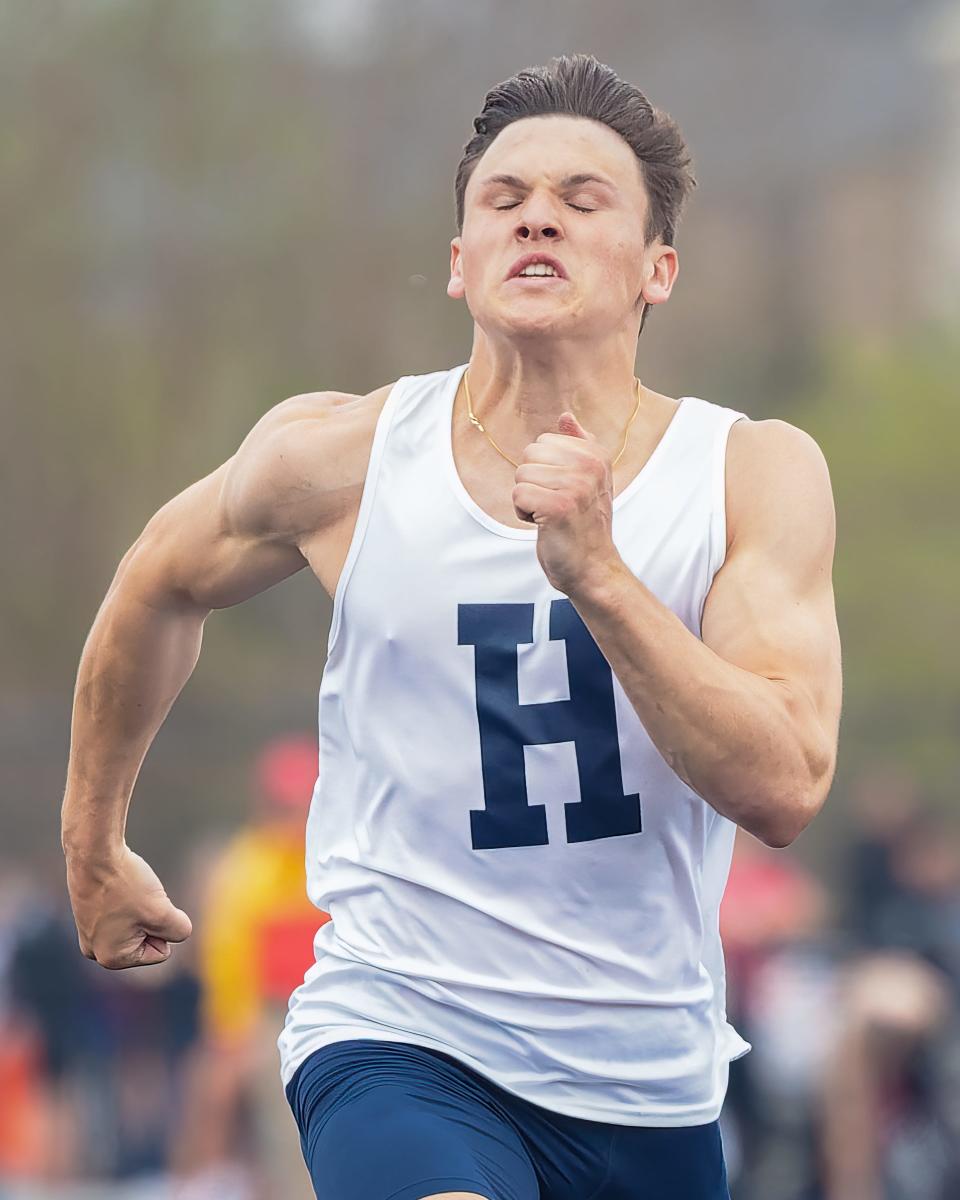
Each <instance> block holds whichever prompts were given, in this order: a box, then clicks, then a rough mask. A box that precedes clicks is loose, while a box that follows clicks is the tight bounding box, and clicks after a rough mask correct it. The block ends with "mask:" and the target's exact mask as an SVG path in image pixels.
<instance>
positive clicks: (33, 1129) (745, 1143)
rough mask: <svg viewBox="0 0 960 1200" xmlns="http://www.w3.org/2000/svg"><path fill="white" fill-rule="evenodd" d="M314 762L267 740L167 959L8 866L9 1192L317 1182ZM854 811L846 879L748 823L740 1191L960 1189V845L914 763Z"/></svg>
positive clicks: (733, 1130) (742, 928) (856, 797)
mask: <svg viewBox="0 0 960 1200" xmlns="http://www.w3.org/2000/svg"><path fill="white" fill-rule="evenodd" d="M316 761H317V748H316V743H315V741H314V740H313V739H311V738H309V737H304V736H290V737H284V738H280V739H277V740H275V741H273V742H271V743H269V744H268V745H267V746H266V747H265V748H264V749H263V750H262V752H261V753H260V754H259V756H258V757H257V759H256V763H255V770H254V785H255V786H254V791H255V796H256V803H255V807H254V811H253V812H252V814H251V816H250V818H249V819H248V821H247V822H246V823H245V824H244V826H243V827H242V828H241V829H240V830H239V831H237V832H235V833H232V834H231V835H230V836H228V837H225V838H223V839H221V840H219V841H218V842H216V843H215V844H211V845H209V846H206V847H201V848H199V849H198V850H197V851H196V853H195V854H194V855H193V856H192V857H191V858H190V859H189V862H188V864H187V866H186V867H185V869H184V873H183V878H182V879H180V880H169V881H168V885H171V886H170V890H171V893H172V894H174V895H175V896H176V897H177V902H178V903H182V904H183V906H184V907H186V908H187V909H188V911H190V912H191V914H192V915H193V916H194V918H195V922H194V924H195V935H194V937H193V938H192V939H191V940H190V941H189V942H187V943H186V944H185V945H184V946H181V947H178V948H177V951H176V953H175V954H174V955H173V956H172V958H171V960H170V961H169V962H168V963H165V964H163V965H162V966H160V967H152V968H150V969H149V970H144V971H124V972H107V971H104V970H103V969H102V968H100V967H98V966H96V965H95V964H94V963H91V962H88V961H87V960H85V959H84V958H83V957H82V956H81V955H80V953H79V951H78V949H77V942H76V933H75V930H74V928H73V923H72V920H71V917H70V913H69V909H68V907H67V906H66V899H65V890H64V887H63V884H62V879H61V871H60V866H59V863H54V864H52V865H51V866H50V867H49V868H48V869H47V871H46V873H45V872H44V871H43V870H37V869H32V870H29V871H28V870H26V869H23V868H20V869H18V868H17V867H16V866H15V865H13V864H7V865H6V866H5V867H4V870H3V872H2V875H0V878H2V885H0V1198H3V1200H6V1198H7V1197H10V1198H14V1197H16V1198H19V1197H21V1196H22V1197H24V1198H27V1197H30V1198H33V1197H36V1198H37V1200H40V1198H42V1197H49V1198H50V1200H53V1198H55V1197H56V1198H61V1197H62V1198H66V1197H74V1196H77V1197H80V1196H83V1197H91V1198H92V1197H107V1196H110V1197H117V1198H119V1197H130V1198H131V1200H133V1198H138V1200H139V1198H141V1197H142V1198H144V1200H146V1198H147V1197H157V1198H159V1197H161V1196H162V1197H178V1198H180V1200H202V1198H204V1197H217V1200H266V1198H267V1197H271V1198H272V1197H279V1196H283V1197H284V1198H285V1200H300V1198H301V1197H303V1198H304V1200H306V1198H308V1197H310V1196H312V1191H311V1190H310V1186H309V1182H308V1180H307V1177H306V1173H305V1171H304V1170H303V1167H302V1163H301V1158H300V1151H299V1145H298V1142H297V1135H296V1130H295V1127H294V1123H293V1120H292V1118H291V1117H290V1115H289V1113H288V1111H287V1108H286V1102H285V1100H284V1097H283V1093H282V1090H281V1086H280V1080H279V1073H278V1065H277V1056H276V1048H275V1042H276V1037H277V1034H278V1032H279V1029H280V1026H281V1024H282V1021H283V1015H284V1012H285V1007H286V1001H287V997H288V995H289V992H290V991H291V990H292V988H293V987H294V986H295V985H296V984H297V983H298V982H299V980H300V978H301V977H302V974H303V971H304V970H305V969H306V967H307V966H308V965H309V963H310V962H311V961H312V940H313V935H314V933H315V931H316V928H317V926H318V924H319V923H320V922H322V921H323V920H326V919H327V918H326V915H325V914H322V913H318V912H317V911H316V910H315V909H313V908H311V906H310V905H309V904H308V902H307V901H306V898H305V895H304V879H303V871H304V868H303V849H304V841H303V839H304V828H303V827H304V820H305V815H306V809H307V806H308V803H309V799H310V795H311V792H312V788H313V784H314V779H315V774H316ZM838 802H839V801H838V800H837V799H836V798H834V800H833V803H838ZM844 804H845V806H846V808H847V810H848V812H847V814H846V815H847V817H848V818H849V830H848V836H847V837H846V839H845V841H844V846H843V849H842V850H841V851H839V852H838V854H837V856H836V861H835V863H834V870H833V876H832V877H831V879H830V881H829V882H827V881H825V880H824V879H822V878H820V877H819V876H818V875H817V874H815V873H814V872H812V871H811V870H810V869H809V868H808V867H806V866H804V865H803V864H802V861H801V856H800V855H799V854H798V853H796V852H795V851H794V850H793V849H788V850H770V849H768V848H766V847H765V846H763V845H762V844H761V843H760V842H758V841H756V840H755V839H754V838H752V837H750V836H749V835H746V834H744V833H742V832H741V833H740V834H739V835H738V839H737V845H736V852H735V856H734V862H733V867H732V870H731V875H730V882H729V885H728V888H727V893H726V896H725V898H724V903H723V907H722V909H721V929H722V933H723V939H724V945H725V948H726V956H727V970H728V996H727V1007H728V1013H729V1016H730V1019H731V1021H732V1022H733V1023H734V1025H735V1026H736V1027H737V1028H738V1029H739V1030H740V1032H742V1033H743V1035H744V1036H745V1037H746V1038H747V1039H748V1041H750V1042H751V1043H752V1046H753V1050H752V1052H751V1053H750V1054H748V1055H746V1056H745V1057H744V1058H742V1059H740V1060H738V1061H737V1062H735V1063H733V1064H732V1065H731V1076H730V1090H729V1093H728V1099H727V1103H726V1106H725V1109H724V1113H723V1117H722V1128H723V1136H724V1144H725V1148H726V1155H727V1161H728V1171H729V1176H730V1181H731V1192H732V1195H733V1197H734V1200H761V1198H762V1200H953V1198H955V1197H956V1196H958V1195H960V1003H958V999H960V838H958V836H957V834H956V833H955V832H954V831H953V829H952V828H951V827H950V826H948V825H947V824H945V823H944V822H943V821H942V820H941V819H940V818H938V816H937V815H936V814H935V812H934V811H933V810H932V809H931V808H930V807H929V806H928V805H926V804H925V803H924V800H923V797H922V796H921V795H919V794H918V791H917V789H916V787H915V786H914V784H913V783H912V781H911V779H910V778H909V776H907V775H906V774H901V773H900V772H898V771H897V770H896V769H894V768H892V767H889V768H886V769H884V770H883V771H877V772H876V773H873V774H868V775H864V776H862V777H860V778H859V779H858V780H857V781H856V783H855V785H854V787H853V789H852V794H850V795H849V796H845V797H844Z"/></svg>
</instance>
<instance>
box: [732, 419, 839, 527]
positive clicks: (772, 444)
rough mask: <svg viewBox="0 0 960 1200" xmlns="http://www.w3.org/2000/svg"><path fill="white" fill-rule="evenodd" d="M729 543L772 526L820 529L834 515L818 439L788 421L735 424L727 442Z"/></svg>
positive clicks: (830, 489) (829, 524)
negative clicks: (816, 525) (810, 524)
mask: <svg viewBox="0 0 960 1200" xmlns="http://www.w3.org/2000/svg"><path fill="white" fill-rule="evenodd" d="M726 507H727V540H728V543H729V544H732V543H733V542H734V541H735V540H736V538H737V537H738V536H742V535H744V534H745V533H746V532H747V531H749V530H752V529H758V528H763V527H767V528H768V529H769V527H771V526H774V525H776V526H777V527H778V528H780V529H782V530H783V531H784V532H786V530H787V529H794V528H796V527H797V525H798V524H809V523H811V522H812V523H814V524H818V525H819V526H820V527H821V528H823V529H827V530H829V531H830V533H831V534H832V530H833V526H834V521H835V514H834V505H833V491H832V487H831V483H830V472H829V468H828V466H827V460H826V458H825V456H824V453H823V451H822V450H821V448H820V446H819V444H818V443H817V441H816V439H815V438H813V437H811V436H810V434H809V433H806V432H805V431H804V430H803V429H799V428H798V427H797V426H796V425H791V424H790V423H789V422H788V421H781V420H766V421H751V420H749V419H746V420H740V421H736V422H734V424H733V425H732V426H731V428H730V435H729V439H728V442H727V460H726Z"/></svg>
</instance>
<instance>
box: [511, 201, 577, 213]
mask: <svg viewBox="0 0 960 1200" xmlns="http://www.w3.org/2000/svg"><path fill="white" fill-rule="evenodd" d="M518 204H519V201H516V200H515V201H514V202H513V204H495V205H494V206H493V207H494V208H495V209H496V210H497V212H506V211H507V209H510V208H516V207H517V205H518ZM567 204H568V206H569V207H570V208H575V209H576V210H577V212H582V213H588V212H596V209H595V208H583V207H581V205H579V204H571V203H570V201H569V200H568V201H567Z"/></svg>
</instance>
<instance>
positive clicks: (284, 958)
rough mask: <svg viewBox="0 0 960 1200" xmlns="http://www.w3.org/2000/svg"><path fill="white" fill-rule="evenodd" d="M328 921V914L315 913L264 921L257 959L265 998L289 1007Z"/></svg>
mask: <svg viewBox="0 0 960 1200" xmlns="http://www.w3.org/2000/svg"><path fill="white" fill-rule="evenodd" d="M329 920H330V914H329V913H325V912H318V911H317V910H316V909H314V910H313V912H312V913H309V914H307V915H306V916H303V915H301V914H299V913H296V914H291V915H289V916H276V917H269V918H266V919H264V921H263V922H262V923H261V925H260V929H259V931H258V933H259V940H260V944H259V947H258V958H259V967H260V987H261V992H262V994H263V996H264V997H265V998H268V999H270V1000H276V1001H280V1002H281V1003H283V1004H286V1003H287V1001H288V1000H289V998H290V993H291V992H292V991H293V989H294V988H295V987H298V986H299V985H300V984H301V983H303V976H304V973H305V972H306V970H307V968H308V967H310V966H311V965H312V964H313V938H314V935H315V934H316V932H317V930H318V929H319V928H320V927H321V925H325V924H326V923H327V921H329Z"/></svg>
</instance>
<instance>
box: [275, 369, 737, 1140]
mask: <svg viewBox="0 0 960 1200" xmlns="http://www.w3.org/2000/svg"><path fill="white" fill-rule="evenodd" d="M464 370H465V365H464V366H459V367H455V368H453V369H452V370H449V371H438V372H435V373H432V374H428V375H419V376H408V377H405V378H402V379H400V380H399V381H398V382H397V383H396V384H395V385H394V387H393V389H392V391H391V392H390V395H389V396H388V398H387V401H386V403H385V405H384V407H383V410H382V412H381V415H380V417H379V420H378V423H377V428H376V433H375V435H374V438H373V443H372V449H371V455H370V462H369V467H368V472H367V477H366V481H365V485H364V489H363V495H362V499H361V502H360V506H359V513H358V517H357V523H356V528H355V531H354V534H353V540H352V542H351V545H350V549H349V552H348V555H347V558H346V562H345V565H344V567H343V570H342V573H341V577H340V580H339V583H338V586H337V589H336V594H335V597H334V604H333V618H332V623H331V628H330V637H329V648H328V657H327V662H326V667H325V669H324V673H323V680H322V684H321V688H320V701H319V719H320V761H319V778H318V780H317V785H316V788H315V790H314V795H313V801H312V805H311V809H310V814H309V818H308V821H307V880H308V887H307V890H308V894H309V896H310V899H311V900H312V901H313V903H314V904H316V905H317V906H318V908H320V909H322V910H324V911H325V912H329V914H330V918H331V919H330V920H329V921H328V922H327V923H326V924H324V925H323V927H322V928H321V929H320V931H319V933H318V934H317V937H316V940H315V945H314V948H315V953H316V963H315V964H314V965H313V966H312V967H311V968H310V969H309V971H308V972H307V974H306V977H305V979H304V982H303V984H302V985H301V986H300V987H298V988H297V989H296V991H295V992H294V993H293V996H292V997H291V1000H290V1007H289V1012H288V1015H287V1019H286V1023H285V1025H284V1029H283V1031H282V1033H281V1035H280V1039H279V1046H280V1052H281V1073H282V1077H283V1081H284V1083H285V1084H286V1083H287V1082H289V1080H290V1079H291V1077H292V1076H293V1074H294V1072H295V1070H296V1068H297V1066H298V1065H299V1064H300V1063H301V1062H302V1061H303V1060H304V1059H305V1058H306V1057H307V1055H309V1054H310V1053H311V1052H312V1051H314V1050H316V1049H318V1048H320V1047H321V1046H324V1045H327V1044H328V1043H330V1042H338V1041H342V1040H345V1039H350V1038H377V1039H382V1040H385V1041H393V1042H408V1043H413V1044H416V1045H419V1046H425V1047H427V1048H433V1049H435V1050H440V1051H443V1052H444V1053H446V1054H450V1055H453V1056H454V1057H455V1058H457V1059H459V1060H460V1061H461V1062H464V1063H466V1065H467V1066H469V1067H471V1068H472V1069H473V1070H475V1071H477V1072H479V1073H480V1074H481V1075H484V1076H486V1077H487V1078H488V1079H491V1080H493V1081H494V1082H495V1083H497V1084H499V1085H500V1086H501V1087H503V1088H505V1089H507V1090H508V1091H510V1092H513V1093H515V1094H517V1095H519V1096H521V1097H523V1098H525V1099H527V1100H529V1101H532V1102H533V1103H535V1104H538V1105H540V1106H542V1107H544V1108H547V1109H550V1110H553V1111H555V1112H559V1113H566V1114H568V1115H570V1116H574V1117H581V1118H586V1119H588V1120H596V1121H606V1122H611V1123H614V1124H620V1125H657V1126H670V1125H695V1124H703V1123H706V1122H710V1121H713V1120H714V1119H716V1117H717V1116H718V1115H719V1112H720V1108H721V1105H722V1102H723V1098H724V1094H725V1092H726V1087H727V1078H728V1067H729V1062H730V1060H731V1059H733V1058H738V1057H739V1056H740V1055H741V1054H744V1053H746V1051H747V1050H749V1049H750V1046H749V1044H748V1043H747V1042H745V1041H744V1040H743V1039H742V1038H741V1037H740V1036H739V1035H738V1034H737V1032H736V1031H735V1030H734V1029H733V1028H732V1026H730V1025H729V1024H728V1023H727V1021H726V1011H725V974H724V962H723V950H722V947H721V943H720V935H719V930H718V910H719V906H720V900H721V898H722V895H723V889H724V886H725V884H726V880H727V875H728V872H729V868H730V860H731V856H732V852H733V840H734V834H735V830H736V827H735V825H734V824H733V822H731V821H729V820H728V819H727V818H725V817H723V816H721V815H720V814H718V813H717V812H716V810H715V809H713V808H711V807H710V805H708V804H707V803H705V802H704V801H703V800H702V799H701V798H700V797H699V796H698V795H697V794H696V793H695V792H694V791H693V790H692V789H691V788H690V787H688V786H687V784H685V783H684V782H683V781H682V780H681V779H680V778H679V777H678V776H677V775H676V774H675V773H674V772H673V771H672V770H671V769H670V767H669V766H668V765H667V763H666V761H665V760H664V759H663V757H662V756H661V755H660V753H659V751H658V750H657V749H656V747H655V746H654V744H653V742H652V741H651V739H650V738H649V736H648V735H647V733H646V730H645V729H644V727H643V725H642V723H641V722H640V720H639V718H638V716H637V715H636V712H635V710H634V709H633V707H632V705H631V704H630V702H629V700H628V699H627V697H626V694H625V693H624V691H623V689H622V688H621V687H620V684H619V682H618V681H617V679H616V677H615V676H614V675H613V673H612V671H611V669H610V667H609V665H608V663H607V661H606V659H605V658H604V657H603V655H602V654H601V653H600V650H599V648H598V647H597V644H596V642H595V641H594V640H593V638H592V636H591V635H590V634H589V632H588V630H587V628H586V626H585V624H584V623H583V621H582V620H581V618H580V616H579V614H578V613H577V611H576V609H575V608H574V607H573V605H572V603H571V602H570V600H569V599H568V598H567V597H566V596H564V595H563V594H562V593H561V592H559V591H557V590H556V589H555V588H553V587H552V586H551V584H550V583H549V582H548V581H547V578H546V576H545V575H544V572H543V569H542V568H541V566H540V564H539V561H538V559H537V552H536V538H537V531H536V529H535V528H531V529H513V528H511V527H510V526H507V525H504V524H502V523H500V522H498V521H496V520H494V519H493V518H492V517H490V516H489V515H488V514H487V513H486V512H484V510H483V509H481V508H480V507H479V505H477V504H476V503H475V502H474V501H473V499H472V498H471V496H470V495H469V493H468V492H467V490H466V488H465V487H464V486H463V483H462V481H461V480H460V478H459V475H458V473H457V470H456V466H455V463H454V458H453V451H452V443H451V416H452V406H453V401H454V397H455V395H456V392H457V387H458V384H459V382H460V379H461V377H462V375H463V372H464ZM743 415H744V414H743V413H739V412H735V411H732V410H731V409H728V408H722V407H720V406H718V405H714V404H710V403H708V402H706V401H704V400H700V399H697V398H695V397H685V398H683V400H681V402H680V406H679V408H678V409H677V410H676V412H675V414H674V416H673V417H672V419H671V422H670V425H669V426H668V428H667V430H666V432H665V434H664V435H663V437H662V439H661V441H660V442H659V443H658V445H657V446H656V448H655V449H654V451H653V453H652V455H651V456H650V458H649V460H648V461H647V463H646V464H645V465H644V467H643V468H642V469H641V471H640V472H639V474H638V475H637V476H636V477H635V478H634V479H633V480H632V481H631V482H630V483H629V485H628V486H627V487H626V488H625V489H624V490H623V491H622V492H621V493H620V494H619V495H618V496H616V497H615V498H614V501H613V539H614V543H615V545H616V547H617V550H618V552H619V554H620V556H621V557H622V558H623V560H624V562H625V563H626V564H627V566H628V567H629V568H630V570H631V571H632V572H633V573H634V574H635V575H636V576H637V578H638V579H640V580H641V581H642V582H643V583H644V584H645V585H646V587H648V588H649V589H650V590H651V591H652V592H653V594H654V595H655V596H656V597H657V598H658V599H659V600H660V601H661V602H662V603H663V604H664V605H666V606H667V607H668V608H670V609H671V610H672V611H673V612H674V613H676V615H677V616H678V617H679V618H680V620H681V621H683V623H684V625H686V627H687V628H688V629H689V630H690V631H691V633H693V634H694V636H697V637H699V636H700V622H701V616H702V612H703V606H704V601H705V599H706V596H707V592H708V590H709V588H710V584H711V581H712V580H713V577H714V575H715V574H716V572H717V571H718V570H719V568H720V566H721V564H722V562H723V559H724V554H725V549H726V522H725V508H724V466H725V457H726V441H727V434H728V432H729V429H730V426H731V425H732V424H733V422H734V421H736V420H738V419H739V418H741V417H743Z"/></svg>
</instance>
